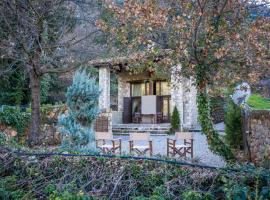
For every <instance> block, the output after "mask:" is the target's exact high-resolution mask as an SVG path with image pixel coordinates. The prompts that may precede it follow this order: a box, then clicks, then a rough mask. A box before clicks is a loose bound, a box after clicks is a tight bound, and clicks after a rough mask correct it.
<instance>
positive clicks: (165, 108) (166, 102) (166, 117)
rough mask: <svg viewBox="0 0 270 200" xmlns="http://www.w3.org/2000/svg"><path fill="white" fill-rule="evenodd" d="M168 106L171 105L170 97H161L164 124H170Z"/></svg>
mask: <svg viewBox="0 0 270 200" xmlns="http://www.w3.org/2000/svg"><path fill="white" fill-rule="evenodd" d="M170 104H171V97H170V96H163V97H162V114H163V122H164V123H169V122H170Z"/></svg>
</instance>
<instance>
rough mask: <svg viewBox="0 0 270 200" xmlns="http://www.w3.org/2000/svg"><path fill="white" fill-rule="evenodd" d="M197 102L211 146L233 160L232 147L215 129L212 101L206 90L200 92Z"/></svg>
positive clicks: (202, 123)
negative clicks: (211, 111) (211, 108)
mask: <svg viewBox="0 0 270 200" xmlns="http://www.w3.org/2000/svg"><path fill="white" fill-rule="evenodd" d="M197 104H198V112H199V121H200V124H201V126H202V131H203V133H204V134H205V135H206V138H207V142H208V144H209V148H210V149H211V150H212V151H213V152H216V153H218V154H219V155H221V156H223V157H224V158H226V159H227V160H233V159H234V155H233V154H232V152H231V150H230V148H229V147H228V146H227V145H226V144H225V143H224V142H223V141H222V140H221V139H220V138H219V134H218V132H217V131H216V130H215V129H214V126H213V122H212V120H211V114H210V105H209V104H210V101H209V97H208V95H207V92H206V91H199V92H198V94H197Z"/></svg>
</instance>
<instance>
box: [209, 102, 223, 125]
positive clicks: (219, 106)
mask: <svg viewBox="0 0 270 200" xmlns="http://www.w3.org/2000/svg"><path fill="white" fill-rule="evenodd" d="M224 107H225V100H224V99H223V98H222V97H213V98H211V117H212V119H213V122H214V123H215V124H216V123H220V122H223V121H224V118H225V109H224Z"/></svg>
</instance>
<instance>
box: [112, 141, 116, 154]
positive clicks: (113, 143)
mask: <svg viewBox="0 0 270 200" xmlns="http://www.w3.org/2000/svg"><path fill="white" fill-rule="evenodd" d="M112 146H113V147H112V153H113V154H115V148H116V147H115V141H114V140H113V141H112Z"/></svg>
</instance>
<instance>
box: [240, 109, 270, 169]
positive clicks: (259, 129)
mask: <svg viewBox="0 0 270 200" xmlns="http://www.w3.org/2000/svg"><path fill="white" fill-rule="evenodd" d="M245 113H246V114H245V116H246V117H245V125H246V127H245V129H246V130H245V133H246V135H245V138H246V142H247V145H246V148H248V150H247V152H249V154H250V155H249V156H250V159H251V161H252V162H253V163H255V164H257V165H260V164H263V163H264V162H265V161H270V110H246V112H245Z"/></svg>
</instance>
